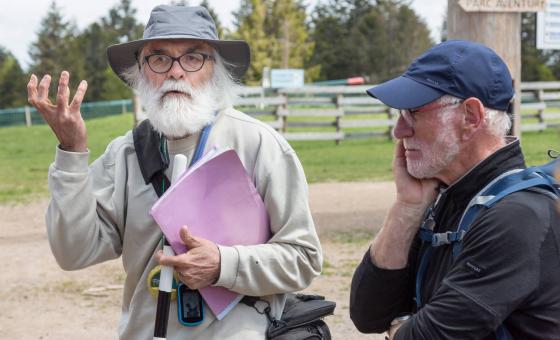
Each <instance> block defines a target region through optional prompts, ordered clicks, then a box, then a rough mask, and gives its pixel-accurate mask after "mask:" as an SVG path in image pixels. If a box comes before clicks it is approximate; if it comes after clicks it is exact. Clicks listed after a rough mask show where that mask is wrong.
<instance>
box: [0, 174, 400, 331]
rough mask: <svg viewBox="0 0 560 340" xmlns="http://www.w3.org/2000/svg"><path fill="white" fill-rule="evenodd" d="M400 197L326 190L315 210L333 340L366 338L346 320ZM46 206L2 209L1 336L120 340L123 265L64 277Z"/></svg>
mask: <svg viewBox="0 0 560 340" xmlns="http://www.w3.org/2000/svg"><path fill="white" fill-rule="evenodd" d="M393 198H394V188H393V185H392V183H388V182H380V183H320V184H313V185H311V186H310V204H311V209H312V212H313V216H314V219H315V222H316V225H317V230H318V232H319V236H320V238H321V242H322V246H323V252H324V257H325V266H324V270H323V275H322V276H321V277H319V278H318V279H316V280H315V281H314V282H313V284H312V285H311V287H309V288H308V289H307V291H309V292H313V293H316V294H321V295H325V296H326V297H327V298H328V299H330V300H334V301H336V302H337V308H336V312H335V315H334V316H330V317H328V318H327V319H326V320H327V322H328V324H329V326H330V328H331V332H332V334H333V338H334V339H374V340H375V339H383V337H382V336H381V335H365V334H360V333H359V332H358V331H357V330H356V329H355V328H354V326H353V324H352V322H351V321H350V319H349V316H348V299H349V289H350V281H351V278H352V273H353V270H354V268H355V267H356V265H357V263H358V261H359V260H360V259H361V257H362V255H363V253H364V252H365V251H366V249H367V247H368V244H369V242H370V241H371V237H372V235H373V233H374V230H375V227H378V226H380V225H381V222H382V221H383V217H384V215H385V212H386V211H387V209H388V207H389V204H390V202H391V201H392V199H393ZM46 205H47V201H46V200H40V201H35V202H32V203H29V204H25V205H4V206H1V205H0V216H2V226H1V228H0V256H1V257H2V258H4V259H5V260H6V261H5V263H6V264H5V265H4V270H3V271H2V281H1V282H2V285H0V311H1V313H0V334H2V338H4V339H80V340H88V339H92V340H99V339H115V338H116V334H117V331H116V328H117V322H118V319H119V315H120V305H121V296H122V282H123V280H124V272H123V269H122V265H121V262H120V260H114V261H109V262H106V263H103V264H99V265H96V266H93V267H90V268H87V269H83V270H80V271H76V272H65V271H62V270H61V269H60V268H59V267H58V265H57V264H56V262H55V260H54V257H53V256H52V254H51V252H50V249H49V245H48V241H47V239H46V233H45V225H44V218H43V216H44V211H45V208H46Z"/></svg>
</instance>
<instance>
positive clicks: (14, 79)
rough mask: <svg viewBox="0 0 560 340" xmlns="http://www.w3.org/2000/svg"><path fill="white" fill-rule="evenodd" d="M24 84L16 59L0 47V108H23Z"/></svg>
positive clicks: (25, 95)
mask: <svg viewBox="0 0 560 340" xmlns="http://www.w3.org/2000/svg"><path fill="white" fill-rule="evenodd" d="M26 82H27V77H26V76H25V74H24V73H23V70H22V69H21V67H20V65H19V63H18V61H17V59H16V58H14V56H13V55H12V54H11V53H10V52H9V51H7V50H6V49H4V48H3V47H0V93H1V95H0V108H8V107H18V106H23V105H24V104H25V103H26V102H27V100H26V99H27V93H26V88H25V86H26Z"/></svg>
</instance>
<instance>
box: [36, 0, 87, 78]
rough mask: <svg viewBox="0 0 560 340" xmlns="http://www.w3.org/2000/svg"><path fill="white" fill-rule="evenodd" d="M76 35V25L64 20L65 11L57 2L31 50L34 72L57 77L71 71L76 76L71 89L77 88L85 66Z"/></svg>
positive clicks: (46, 18) (47, 15)
mask: <svg viewBox="0 0 560 340" xmlns="http://www.w3.org/2000/svg"><path fill="white" fill-rule="evenodd" d="M75 32H76V28H75V26H74V25H73V24H71V23H70V22H68V21H65V20H64V18H63V16H62V14H61V9H60V8H59V7H58V6H57V5H56V2H55V1H53V2H52V3H51V5H50V8H49V11H48V12H47V14H46V16H45V18H43V20H42V21H41V28H40V29H39V32H38V34H37V40H36V41H35V42H33V43H32V45H31V48H30V50H29V56H30V58H31V67H30V68H31V71H32V72H33V73H35V74H37V75H38V76H39V77H41V76H42V75H44V74H50V75H51V76H53V77H55V78H56V77H58V75H59V74H60V72H62V71H63V70H68V71H69V72H70V73H71V74H72V75H73V77H71V86H76V85H77V83H78V82H79V78H80V77H81V75H82V73H83V71H82V70H83V69H82V66H83V63H82V60H81V57H80V53H79V52H78V44H77V41H76V39H75V36H76V35H75ZM51 88H52V87H51Z"/></svg>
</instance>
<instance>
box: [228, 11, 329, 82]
mask: <svg viewBox="0 0 560 340" xmlns="http://www.w3.org/2000/svg"><path fill="white" fill-rule="evenodd" d="M234 16H235V18H236V22H235V26H236V30H235V31H234V33H233V34H232V35H231V37H232V38H233V39H241V40H245V41H247V42H249V43H250V45H251V59H252V60H251V66H250V68H249V71H248V72H247V74H246V76H245V78H244V79H245V82H246V83H247V84H249V85H259V84H260V83H261V80H262V72H263V69H264V68H265V67H269V68H304V67H306V66H307V61H308V60H309V59H310V57H311V55H312V52H313V48H314V43H313V42H312V41H311V40H310V38H309V33H308V27H307V25H306V22H305V18H306V14H305V7H304V5H303V2H302V1H301V0H242V1H241V4H240V7H239V10H238V11H237V12H235V13H234ZM319 70H320V67H317V66H315V65H309V73H308V76H309V75H311V76H313V75H317V74H318V72H319Z"/></svg>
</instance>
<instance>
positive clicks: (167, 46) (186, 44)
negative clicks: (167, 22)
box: [141, 39, 214, 55]
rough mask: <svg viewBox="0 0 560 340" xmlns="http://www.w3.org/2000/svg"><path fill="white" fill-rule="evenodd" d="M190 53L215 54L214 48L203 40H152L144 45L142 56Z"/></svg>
mask: <svg viewBox="0 0 560 340" xmlns="http://www.w3.org/2000/svg"><path fill="white" fill-rule="evenodd" d="M188 52H205V53H214V48H212V46H210V45H209V44H208V43H207V42H205V41H203V40H191V39H161V40H152V41H149V42H147V43H146V44H144V46H143V47H142V50H141V55H146V54H151V53H164V54H169V55H181V54H184V53H188Z"/></svg>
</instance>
